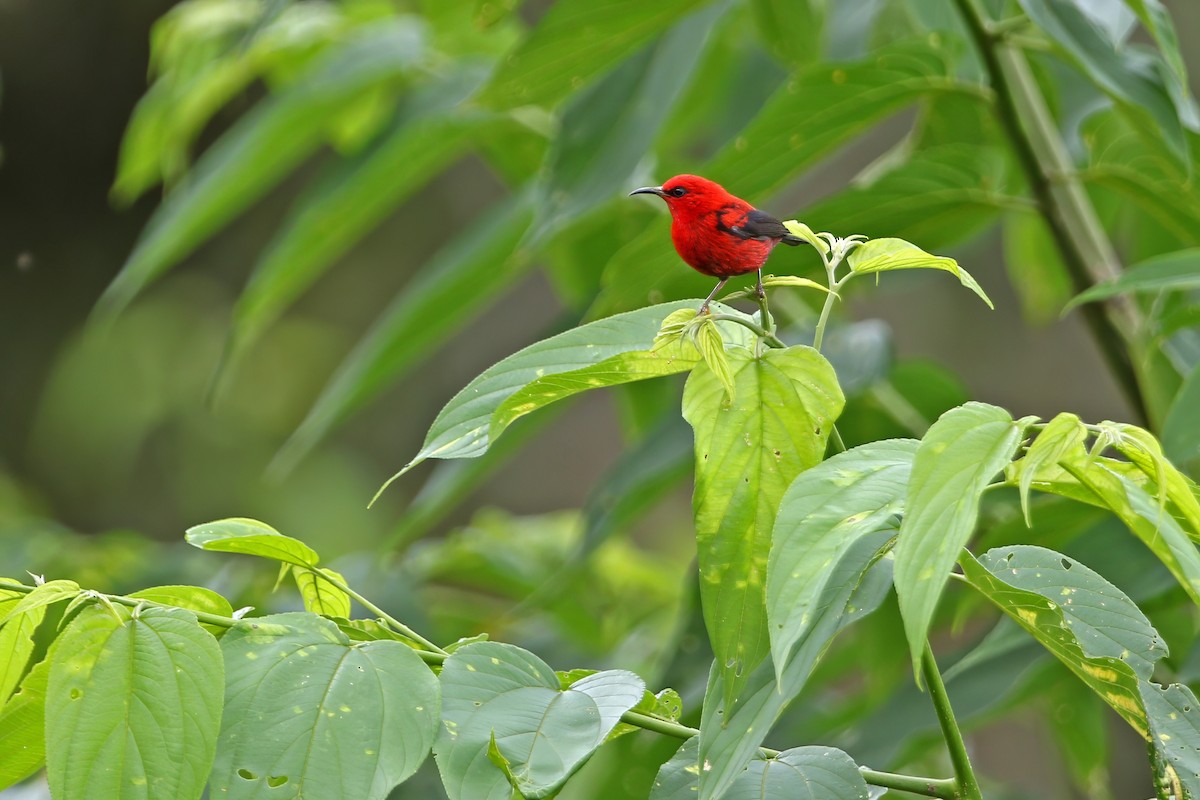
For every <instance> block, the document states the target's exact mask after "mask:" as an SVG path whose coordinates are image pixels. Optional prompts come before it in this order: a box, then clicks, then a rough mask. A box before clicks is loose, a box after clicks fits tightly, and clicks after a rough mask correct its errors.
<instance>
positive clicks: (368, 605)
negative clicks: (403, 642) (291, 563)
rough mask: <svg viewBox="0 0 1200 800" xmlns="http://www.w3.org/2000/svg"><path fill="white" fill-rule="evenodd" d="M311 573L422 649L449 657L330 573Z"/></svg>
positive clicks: (312, 570) (314, 571) (312, 571)
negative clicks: (351, 598)
mask: <svg viewBox="0 0 1200 800" xmlns="http://www.w3.org/2000/svg"><path fill="white" fill-rule="evenodd" d="M309 572H311V573H313V575H315V576H316V577H318V578H319V579H321V580H324V581H327V582H328V583H331V584H333V585H334V586H336V587H337V588H339V589H341V590H342V591H343V592H345V593H346V594H348V595H350V596H351V597H353V598H354V599H355V600H357V601H358V603H359V605H361V606H362V607H363V608H365V609H367V610H368V611H370V612H371V613H372V614H375V615H376V616H378V617H379V618H380V619H382V620H383V621H384V622H386V623H387V624H388V625H390V626H391V628H392V630H394V631H396V632H397V633H399V634H401V635H402V636H407V637H408V638H409V639H412V640H413V641H414V642H417V643H418V644H420V645H421V646H422V647H424V648H426V649H427V650H429V651H430V652H433V653H438V654H439V655H442V656H445V655H447V653H446V651H445V650H443V649H442V648H440V647H438V646H437V645H436V644H434V643H433V642H431V641H429V640H428V639H426V638H425V637H424V636H422V635H421V634H419V633H417V632H416V631H414V630H413V629H412V628H410V627H408V626H407V625H405V624H404V623H403V622H401V621H400V620H398V619H396V618H395V617H393V616H392V615H391V614H389V613H387V612H386V611H384V610H383V609H381V608H380V607H379V606H377V605H375V604H374V603H372V602H371V601H370V600H368V599H367V598H365V597H363V596H362V595H361V594H359V593H358V592H356V591H354V590H353V589H351V588H350V587H349V586H347V585H346V584H345V583H343V582H342V581H340V580H338V579H337V578H334V577H333V576H331V575H329V573H328V572H322V571H320V570H315V569H310V570H309Z"/></svg>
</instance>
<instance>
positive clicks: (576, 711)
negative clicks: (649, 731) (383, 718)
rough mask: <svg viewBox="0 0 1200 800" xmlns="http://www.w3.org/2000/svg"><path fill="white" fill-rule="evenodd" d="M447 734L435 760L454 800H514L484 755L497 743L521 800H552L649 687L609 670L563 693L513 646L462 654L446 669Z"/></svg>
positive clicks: (472, 647) (540, 665) (493, 645)
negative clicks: (542, 799)
mask: <svg viewBox="0 0 1200 800" xmlns="http://www.w3.org/2000/svg"><path fill="white" fill-rule="evenodd" d="M441 686H442V698H443V706H442V716H443V729H442V730H441V731H440V732H439V733H438V739H437V743H436V744H435V748H434V749H435V756H436V758H437V763H438V769H439V770H440V771H441V775H442V782H443V784H444V786H445V788H446V792H447V794H448V795H449V796H450V798H451V800H459V798H470V800H509V798H510V797H511V796H512V791H513V789H512V787H510V786H509V783H508V779H507V778H506V777H505V775H504V773H503V772H502V771H501V770H499V769H498V768H497V767H496V766H495V765H494V764H493V763H492V762H491V760H489V759H488V758H486V757H485V756H486V754H487V751H488V748H489V746H490V745H491V743H492V741H493V737H494V741H495V748H496V750H497V752H498V753H499V754H500V755H501V756H502V757H503V758H504V759H505V760H506V761H507V764H508V768H509V771H510V772H511V773H512V776H513V777H514V779H515V783H516V787H515V788H517V789H518V790H519V791H520V792H521V795H522V796H524V797H529V798H540V797H548V796H551V795H553V794H554V793H555V792H556V791H557V789H558V788H559V787H561V786H562V784H563V783H564V782H565V781H566V780H567V778H569V777H570V776H571V775H572V774H574V772H575V771H576V770H578V769H579V768H580V767H581V766H582V765H583V763H584V762H585V761H586V760H587V758H588V757H589V756H590V755H591V754H592V752H594V751H595V750H596V748H598V747H599V746H600V745H601V744H603V743H604V740H605V738H606V737H607V736H608V734H609V732H610V731H611V730H612V729H613V728H614V727H616V725H617V723H618V722H619V721H620V719H621V715H622V714H624V713H625V712H626V711H628V710H629V709H631V708H633V707H634V706H635V705H636V704H637V703H638V702H639V701H640V700H641V699H642V695H643V693H644V692H645V688H646V687H645V684H644V683H642V680H641V679H640V678H638V677H637V676H636V675H634V674H633V673H631V672H626V671H624V670H605V671H604V672H597V673H594V674H592V675H589V676H587V677H584V678H582V679H580V680H578V681H576V682H574V683H572V684H571V687H570V688H569V689H566V690H562V689H560V683H559V678H558V676H557V675H556V674H555V673H554V671H553V670H551V669H550V668H549V667H548V666H547V665H546V664H545V662H543V661H542V660H541V659H539V658H538V657H537V656H535V655H533V654H532V653H529V652H528V651H525V650H522V649H521V648H519V647H514V646H512V645H508V644H501V643H499V642H478V643H474V644H469V645H466V646H464V647H461V648H458V649H456V650H455V651H454V652H453V653H452V654H451V656H450V657H449V658H448V659H446V662H445V664H444V665H443V667H442V674H441Z"/></svg>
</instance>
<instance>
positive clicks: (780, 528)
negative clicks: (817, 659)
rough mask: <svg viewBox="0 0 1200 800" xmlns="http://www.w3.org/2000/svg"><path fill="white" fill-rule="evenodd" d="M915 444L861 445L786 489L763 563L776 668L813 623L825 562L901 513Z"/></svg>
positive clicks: (826, 577) (826, 567) (899, 441)
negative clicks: (769, 548)
mask: <svg viewBox="0 0 1200 800" xmlns="http://www.w3.org/2000/svg"><path fill="white" fill-rule="evenodd" d="M918 444H919V443H918V442H917V441H915V440H912V439H892V440H887V441H882V442H875V443H872V444H865V445H862V446H860V447H856V448H854V449H852V450H848V451H847V452H845V453H839V454H837V455H835V456H833V457H832V458H830V459H828V460H826V461H823V462H822V463H820V464H818V465H817V466H815V467H813V468H812V469H809V470H805V471H804V472H801V473H800V475H799V476H798V477H797V478H796V480H794V481H793V482H792V485H791V486H789V487H788V490H787V493H786V494H785V495H784V496H783V501H782V502H781V503H780V504H779V513H778V516H777V517H776V518H775V529H774V531H773V532H772V534H771V555H770V558H769V559H768V561H767V594H766V602H767V621H768V623H769V631H770V636H771V658H772V660H773V661H774V662H775V667H776V670H777V671H780V670H782V669H783V667H784V666H785V665H786V664H787V663H788V662H789V660H790V657H791V654H792V650H793V648H794V647H795V646H796V644H797V643H798V642H799V641H801V640H802V639H803V638H804V637H805V635H806V633H807V631H808V629H809V628H810V627H811V626H812V625H813V624H814V622H815V615H814V606H815V605H816V603H817V601H818V600H819V599H820V598H821V597H822V595H823V594H824V591H825V585H826V583H827V582H828V581H829V579H830V578H831V577H832V576H831V573H830V571H829V565H830V564H836V563H837V562H838V561H839V560H840V559H841V558H842V556H843V555H844V554H845V553H846V551H847V550H848V549H849V548H850V547H851V546H853V545H854V543H855V541H856V540H857V539H859V538H860V537H862V536H865V535H867V534H870V533H874V532H875V531H878V530H880V529H882V528H884V527H885V526H887V527H890V526H891V522H892V517H893V515H896V514H900V513H902V512H903V509H904V499H905V493H906V491H907V489H908V478H909V473H910V471H911V469H912V462H913V456H914V454H915V453H916V450H917V446H918ZM777 678H778V676H777Z"/></svg>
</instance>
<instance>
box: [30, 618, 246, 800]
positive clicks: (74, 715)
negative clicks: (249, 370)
mask: <svg viewBox="0 0 1200 800" xmlns="http://www.w3.org/2000/svg"><path fill="white" fill-rule="evenodd" d="M223 683H224V669H223V668H222V664H221V653H220V650H219V648H218V645H217V640H216V639H214V638H213V636H212V634H210V633H209V632H208V631H206V630H204V629H203V628H201V627H200V626H199V625H198V624H197V623H196V618H195V617H193V616H192V615H191V613H190V612H188V611H183V610H181V609H167V608H148V609H142V610H140V611H138V612H137V613H131V612H130V611H129V610H128V609H125V608H120V607H116V608H114V607H108V608H105V607H98V606H93V607H90V608H86V609H84V610H83V611H81V612H80V613H79V615H78V616H77V617H76V618H75V619H74V621H72V623H71V624H70V625H69V626H68V627H67V629H66V630H65V631H63V633H62V634H61V635H60V639H59V642H58V643H57V648H56V651H55V653H54V659H53V661H52V662H51V664H50V678H49V685H48V687H47V690H46V772H47V776H48V778H49V780H50V790H51V792H53V793H54V795H55V796H56V797H72V798H79V799H80V800H90V799H91V798H96V800H100V798H106V799H111V798H114V797H120V798H130V799H133V798H158V797H173V798H180V799H181V800H186V798H199V797H200V794H201V793H202V792H203V791H204V785H205V783H206V781H207V779H208V771H209V768H210V767H211V766H212V762H213V752H214V749H215V747H216V742H217V731H218V729H219V727H220V723H221V689H222V686H223Z"/></svg>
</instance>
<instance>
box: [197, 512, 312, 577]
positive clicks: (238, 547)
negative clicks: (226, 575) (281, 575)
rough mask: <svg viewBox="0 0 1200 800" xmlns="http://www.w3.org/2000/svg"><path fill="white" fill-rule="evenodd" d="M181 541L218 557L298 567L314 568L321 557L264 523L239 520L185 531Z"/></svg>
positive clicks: (227, 520)
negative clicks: (228, 555) (267, 560)
mask: <svg viewBox="0 0 1200 800" xmlns="http://www.w3.org/2000/svg"><path fill="white" fill-rule="evenodd" d="M184 538H186V539H187V543H188V544H190V545H191V546H192V547H199V548H200V549H201V550H213V551H216V552H219V553H244V554H246V555H251V556H259V557H261V558H270V559H274V560H275V561H281V562H283V563H284V564H294V565H296V566H298V567H315V566H317V562H318V561H320V560H321V557H320V556H318V555H317V551H316V550H313V549H312V548H311V547H309V546H308V545H306V544H305V543H304V542H302V541H300V540H299V539H293V538H292V537H290V536H284V535H283V534H282V533H280V532H279V531H277V530H275V529H274V528H272V527H271V526H270V525H268V524H266V523H265V522H259V521H258V520H256V519H245V518H243V517H230V518H229V519H219V520H217V521H216V522H206V523H204V524H203V525H196V526H194V527H191V528H188V529H187V533H186V534H185V536H184Z"/></svg>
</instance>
